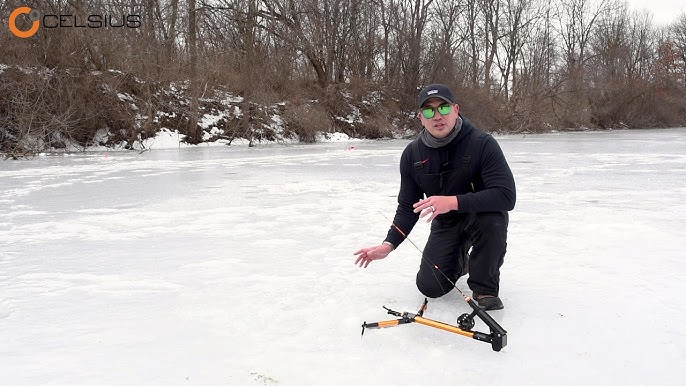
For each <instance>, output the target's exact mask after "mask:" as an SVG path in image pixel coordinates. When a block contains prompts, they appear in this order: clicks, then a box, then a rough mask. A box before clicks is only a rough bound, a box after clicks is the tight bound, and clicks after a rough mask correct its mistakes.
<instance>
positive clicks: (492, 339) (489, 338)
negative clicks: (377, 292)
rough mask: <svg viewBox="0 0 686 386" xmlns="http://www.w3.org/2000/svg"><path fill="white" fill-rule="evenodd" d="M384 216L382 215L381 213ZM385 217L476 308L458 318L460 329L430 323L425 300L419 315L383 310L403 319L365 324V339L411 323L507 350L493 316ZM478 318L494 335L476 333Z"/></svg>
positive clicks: (444, 324) (505, 333)
mask: <svg viewBox="0 0 686 386" xmlns="http://www.w3.org/2000/svg"><path fill="white" fill-rule="evenodd" d="M379 213H381V212H379ZM381 215H382V216H383V217H384V218H385V219H386V220H388V221H389V222H390V223H391V225H392V226H393V227H394V228H395V229H396V230H397V231H398V232H399V233H400V234H401V235H402V236H403V237H404V238H405V239H406V240H407V241H409V242H410V244H412V245H413V246H414V247H415V248H416V249H417V250H418V251H419V252H420V254H421V256H422V260H424V262H425V263H427V264H429V265H430V266H432V267H433V268H434V269H436V270H437V271H438V272H440V274H441V275H443V277H444V278H446V280H448V282H449V283H450V284H452V285H453V288H455V289H457V290H458V291H459V292H460V294H461V295H462V297H463V298H464V300H465V301H466V302H467V304H469V306H470V307H471V308H472V310H473V311H472V313H471V314H468V313H465V314H462V315H460V317H458V318H457V324H458V325H457V326H454V325H452V324H448V323H443V322H439V321H436V320H433V319H428V318H425V317H424V311H426V308H427V304H428V299H427V298H424V303H423V304H422V306H421V307H420V308H419V311H417V313H409V312H398V311H394V310H391V309H390V308H388V307H386V306H383V308H384V309H385V310H386V311H387V312H388V314H390V315H393V316H397V317H399V319H393V320H385V321H381V322H374V323H367V322H366V321H365V322H363V323H362V335H364V330H365V329H367V328H372V329H376V328H384V327H394V326H399V325H401V324H408V323H413V322H416V323H419V324H423V325H425V326H429V327H434V328H438V329H441V330H444V331H448V332H452V333H455V334H458V335H462V336H465V337H468V338H472V339H476V340H478V341H481V342H485V343H490V344H491V347H492V348H493V351H500V350H501V349H502V348H503V347H505V346H506V345H507V331H505V329H504V328H503V327H502V326H500V324H498V322H496V321H495V320H494V319H493V318H492V317H491V315H489V314H488V313H487V312H486V311H485V310H484V309H483V308H481V307H479V305H478V304H476V302H475V301H474V299H472V298H471V297H469V296H467V295H465V294H464V292H462V290H460V288H459V287H457V284H456V283H455V282H454V281H453V280H451V279H450V278H449V277H448V276H447V275H446V274H445V273H444V272H443V271H442V270H441V269H439V268H438V266H437V265H436V264H434V263H433V262H432V261H431V260H430V259H429V258H428V257H425V256H424V251H422V250H421V249H420V248H419V247H418V246H417V244H415V243H414V242H413V241H412V240H410V238H409V237H407V234H405V232H403V231H402V229H400V228H399V227H398V226H397V225H395V223H394V222H393V221H391V220H390V219H389V218H388V217H386V216H385V215H384V214H383V213H381ZM475 316H476V317H478V318H479V319H481V321H483V322H484V323H485V324H486V325H487V326H488V328H489V330H490V334H486V333H483V332H479V331H472V328H474V325H475V322H474V317H475Z"/></svg>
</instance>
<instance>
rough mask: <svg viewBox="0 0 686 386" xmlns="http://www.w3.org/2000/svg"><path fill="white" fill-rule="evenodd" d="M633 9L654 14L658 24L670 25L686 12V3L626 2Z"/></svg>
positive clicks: (658, 0) (677, 0)
mask: <svg viewBox="0 0 686 386" xmlns="http://www.w3.org/2000/svg"><path fill="white" fill-rule="evenodd" d="M626 1H627V2H628V3H629V5H630V6H631V8H632V9H634V10H642V9H646V10H649V11H651V12H652V13H653V17H654V19H653V20H654V21H655V23H656V24H669V23H671V22H673V21H674V20H675V19H676V18H677V16H678V15H679V14H681V13H682V12H684V11H686V1H684V0H650V1H646V0H626Z"/></svg>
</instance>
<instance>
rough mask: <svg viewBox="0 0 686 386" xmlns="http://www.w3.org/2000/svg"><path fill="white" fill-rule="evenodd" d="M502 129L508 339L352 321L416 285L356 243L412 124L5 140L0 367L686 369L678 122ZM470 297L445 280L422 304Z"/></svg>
mask: <svg viewBox="0 0 686 386" xmlns="http://www.w3.org/2000/svg"><path fill="white" fill-rule="evenodd" d="M497 139H498V141H499V143H500V145H501V147H502V148H503V150H504V152H505V155H506V157H507V159H508V161H509V163H510V166H511V168H512V169H513V172H514V175H515V179H516V182H517V195H518V197H517V206H516V208H515V210H514V211H513V212H511V214H510V232H509V240H508V253H507V256H506V260H505V265H504V266H503V269H502V282H501V298H502V299H503V301H504V303H505V309H504V310H502V311H493V312H491V313H490V314H491V315H492V316H493V317H494V318H495V319H496V320H497V321H498V322H499V323H500V324H501V325H502V326H503V327H504V328H505V329H506V330H507V332H508V345H507V347H505V348H504V349H503V350H502V351H501V352H494V351H492V350H491V346H490V345H489V344H486V343H482V342H478V341H476V340H472V339H468V338H465V337H462V336H459V335H455V334H451V333H448V332H444V331H440V330H437V329H432V328H429V327H426V326H422V325H419V324H416V323H414V324H407V325H402V326H398V327H393V328H387V329H381V330H369V331H367V332H365V334H364V337H362V338H361V337H360V332H361V327H360V326H361V324H362V322H363V321H367V322H374V321H380V320H387V319H392V318H393V317H392V316H390V315H387V314H386V313H385V310H383V308H382V306H384V305H386V306H388V307H390V308H392V309H394V310H397V311H409V312H416V311H417V309H418V307H419V306H420V304H421V302H422V301H423V299H424V297H423V296H422V295H421V294H420V293H419V292H418V290H417V289H416V287H415V284H414V277H415V274H416V270H417V268H418V267H419V263H420V254H419V252H418V251H417V250H416V249H415V248H414V247H413V246H412V245H411V244H410V243H408V242H405V243H404V244H402V245H401V247H400V248H399V249H398V250H396V251H395V252H393V253H392V254H391V255H390V256H389V257H388V258H387V259H385V260H382V261H376V262H373V263H372V264H371V265H370V266H369V267H368V268H367V269H362V268H359V267H357V266H355V265H354V264H353V262H354V256H353V254H352V253H353V252H354V251H355V250H357V249H359V248H361V247H364V246H368V245H373V244H376V243H378V242H380V241H382V240H383V238H384V236H385V234H386V231H387V230H388V227H389V223H388V221H387V220H386V219H385V218H384V217H383V216H387V217H392V216H393V213H394V210H395V206H396V195H397V189H398V184H399V175H398V161H399V158H400V154H401V151H402V149H403V147H404V146H405V144H406V143H407V141H362V142H359V141H358V142H354V146H350V144H349V143H341V142H338V143H323V144H315V145H296V146H272V145H269V146H261V147H257V148H246V147H239V148H235V147H223V148H221V147H213V148H201V147H198V148H183V149H163V150H152V151H147V152H144V153H142V154H138V153H135V152H119V153H117V152H115V153H112V152H109V153H108V152H97V153H95V152H91V153H82V154H75V155H65V156H40V157H36V158H33V159H28V160H20V161H3V162H0V342H2V343H1V344H0V374H2V376H1V378H0V383H2V384H3V385H47V384H49V385H186V384H193V385H272V384H273V385H276V384H278V385H355V384H358V385H384V384H386V385H390V384H393V385H398V384H417V383H420V384H426V385H435V384H448V385H552V384H555V385H578V384H602V385H628V384H631V385H656V384H661V385H667V384H672V385H676V384H683V375H682V374H681V370H680V368H681V365H682V364H683V362H684V360H686V337H685V336H684V332H683V331H682V330H681V329H682V328H683V326H684V320H685V319H686V301H685V295H684V294H686V284H685V281H684V274H685V273H686V262H685V261H684V253H683V251H682V248H683V246H684V245H686V236H684V230H685V226H684V225H685V224H684V221H685V219H686V129H672V130H645V131H614V132H602V133H597V132H589V133H558V134H544V135H526V136H521V135H519V136H514V135H513V136H498V137H497ZM382 214H383V216H382ZM428 230H429V226H428V224H426V223H424V222H421V220H420V222H419V223H418V224H417V226H416V227H415V230H414V231H413V232H412V234H411V235H410V239H411V240H413V241H414V242H415V243H416V244H418V245H419V246H420V247H423V245H424V242H425V241H426V237H427V235H428ZM457 285H458V287H459V288H461V289H462V290H463V291H465V292H467V291H468V289H467V286H466V281H465V279H464V278H461V279H460V280H459V281H458V283H457ZM465 312H470V309H469V306H468V305H467V304H466V303H465V302H464V301H463V300H462V299H461V298H460V296H459V294H458V293H457V291H453V292H451V293H450V294H448V295H447V296H445V297H443V298H441V299H430V300H429V304H428V309H427V311H426V314H425V316H426V317H428V318H431V319H435V320H440V321H443V322H447V323H452V324H454V323H455V320H456V318H457V317H458V316H459V315H460V314H462V313H465ZM475 329H476V330H478V331H483V332H488V330H487V328H486V326H485V325H484V324H483V323H482V322H481V321H478V320H477V324H476V327H475Z"/></svg>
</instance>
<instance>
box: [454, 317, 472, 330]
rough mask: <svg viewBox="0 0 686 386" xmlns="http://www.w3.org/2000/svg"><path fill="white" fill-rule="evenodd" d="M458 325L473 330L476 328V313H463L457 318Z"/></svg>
mask: <svg viewBox="0 0 686 386" xmlns="http://www.w3.org/2000/svg"><path fill="white" fill-rule="evenodd" d="M457 326H458V327H460V328H461V329H463V330H465V331H471V330H472V328H474V315H470V314H462V315H460V317H459V318H457Z"/></svg>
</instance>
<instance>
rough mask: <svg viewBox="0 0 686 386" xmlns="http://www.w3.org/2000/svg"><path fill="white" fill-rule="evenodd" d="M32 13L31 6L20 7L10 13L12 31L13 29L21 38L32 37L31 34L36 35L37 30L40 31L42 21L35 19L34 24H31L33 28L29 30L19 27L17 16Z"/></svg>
mask: <svg viewBox="0 0 686 386" xmlns="http://www.w3.org/2000/svg"><path fill="white" fill-rule="evenodd" d="M29 13H31V8H29V7H19V8H17V9H15V10H14V11H12V13H11V14H10V19H9V26H10V31H12V33H13V34H15V35H16V36H18V37H20V38H24V39H26V38H30V37H31V36H33V35H35V34H36V32H38V27H40V21H38V20H34V21H33V24H32V25H31V28H30V29H29V30H28V31H22V30H20V29H19V28H17V17H18V16H19V15H23V14H27V15H28V14H29Z"/></svg>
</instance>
